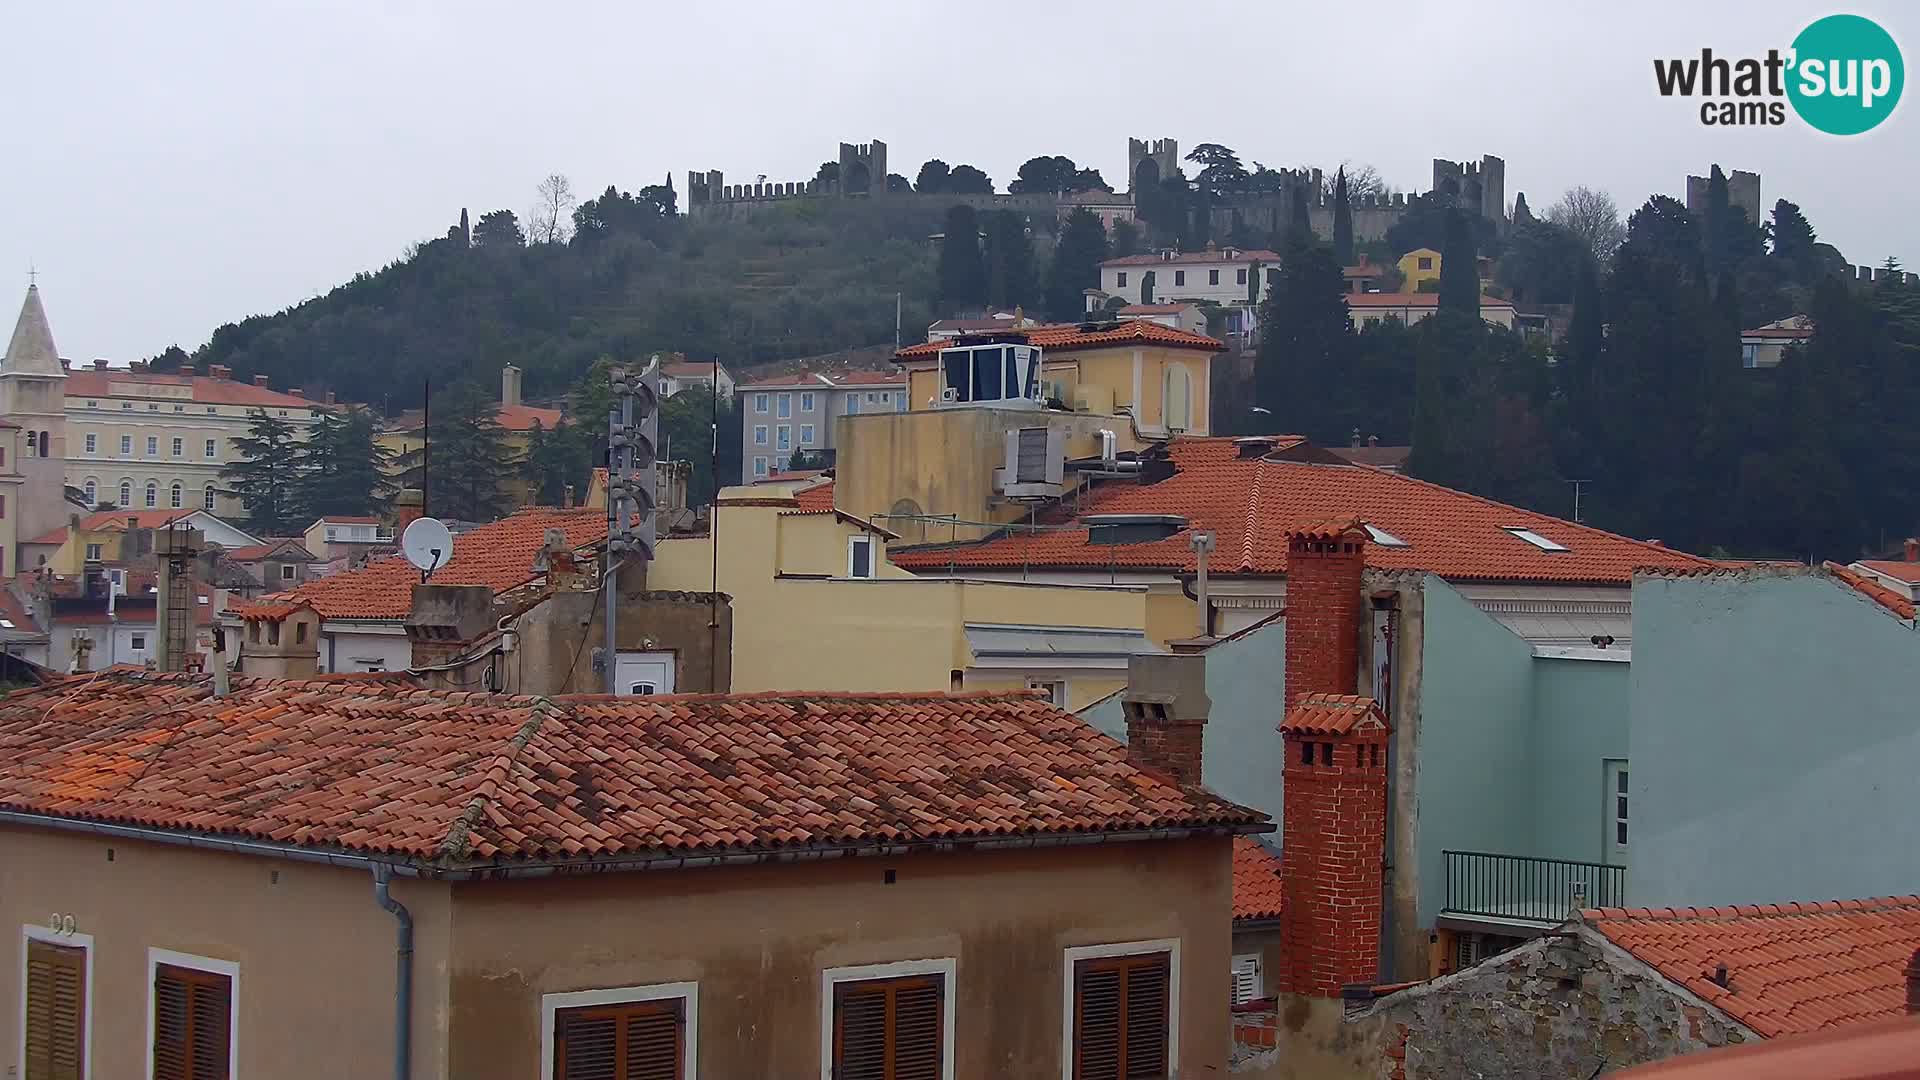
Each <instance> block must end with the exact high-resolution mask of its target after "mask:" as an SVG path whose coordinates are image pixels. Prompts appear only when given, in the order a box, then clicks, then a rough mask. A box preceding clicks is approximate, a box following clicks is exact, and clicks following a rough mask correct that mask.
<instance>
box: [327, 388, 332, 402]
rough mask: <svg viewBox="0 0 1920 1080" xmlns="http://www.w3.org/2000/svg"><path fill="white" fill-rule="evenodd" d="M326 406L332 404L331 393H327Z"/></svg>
mask: <svg viewBox="0 0 1920 1080" xmlns="http://www.w3.org/2000/svg"><path fill="white" fill-rule="evenodd" d="M327 404H329V405H331V404H333V391H331V390H329V391H327Z"/></svg>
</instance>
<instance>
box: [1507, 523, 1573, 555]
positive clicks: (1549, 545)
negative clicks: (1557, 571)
mask: <svg viewBox="0 0 1920 1080" xmlns="http://www.w3.org/2000/svg"><path fill="white" fill-rule="evenodd" d="M1507 531H1508V532H1510V533H1512V534H1513V535H1515V536H1517V537H1519V538H1520V539H1522V540H1525V541H1526V542H1527V543H1529V544H1532V545H1533V546H1534V547H1537V548H1539V549H1540V550H1541V551H1572V550H1573V549H1572V548H1570V547H1568V546H1567V545H1565V544H1562V543H1558V542H1555V541H1553V540H1549V539H1547V538H1546V537H1544V536H1541V535H1540V534H1539V533H1537V532H1534V531H1533V530H1532V529H1522V528H1519V527H1518V526H1512V525H1510V526H1508V527H1507Z"/></svg>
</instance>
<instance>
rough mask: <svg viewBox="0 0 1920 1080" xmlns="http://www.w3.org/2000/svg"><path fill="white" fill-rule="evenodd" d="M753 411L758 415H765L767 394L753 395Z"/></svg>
mask: <svg viewBox="0 0 1920 1080" xmlns="http://www.w3.org/2000/svg"><path fill="white" fill-rule="evenodd" d="M753 411H754V412H757V413H764V412H766V411H767V395H765V394H755V395H753Z"/></svg>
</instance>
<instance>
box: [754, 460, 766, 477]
mask: <svg viewBox="0 0 1920 1080" xmlns="http://www.w3.org/2000/svg"><path fill="white" fill-rule="evenodd" d="M753 475H754V476H756V477H759V478H761V479H765V478H766V475H767V459H766V458H765V457H760V456H756V457H755V458H754V459H753Z"/></svg>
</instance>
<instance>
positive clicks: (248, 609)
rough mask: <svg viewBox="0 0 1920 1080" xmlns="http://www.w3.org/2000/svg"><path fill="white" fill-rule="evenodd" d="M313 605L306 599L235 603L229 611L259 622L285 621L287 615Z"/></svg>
mask: <svg viewBox="0 0 1920 1080" xmlns="http://www.w3.org/2000/svg"><path fill="white" fill-rule="evenodd" d="M312 607H313V605H312V604H310V603H307V602H306V601H304V600H302V601H297V602H293V603H287V602H279V603H256V604H234V605H232V606H230V607H228V608H227V613H228V614H230V615H238V616H239V617H240V618H241V619H244V620H255V621H259V622H285V621H286V619H287V616H289V615H291V614H293V613H294V612H296V611H299V610H300V609H302V608H307V609H311V608H312Z"/></svg>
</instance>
